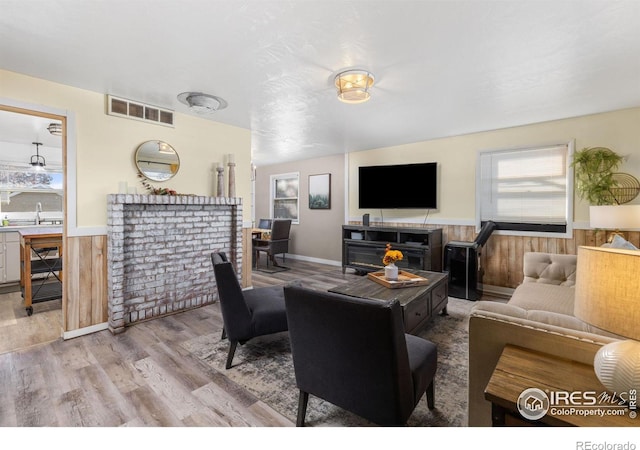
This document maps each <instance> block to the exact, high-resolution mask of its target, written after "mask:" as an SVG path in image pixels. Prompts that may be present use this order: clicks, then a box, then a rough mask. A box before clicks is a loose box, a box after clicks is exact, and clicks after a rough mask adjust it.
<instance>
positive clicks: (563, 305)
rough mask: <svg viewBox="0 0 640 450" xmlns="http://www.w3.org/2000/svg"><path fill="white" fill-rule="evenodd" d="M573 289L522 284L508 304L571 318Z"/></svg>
mask: <svg viewBox="0 0 640 450" xmlns="http://www.w3.org/2000/svg"><path fill="white" fill-rule="evenodd" d="M574 294H575V288H573V287H567V286H558V285H554V284H543V283H522V284H521V285H520V286H518V287H517V288H516V289H515V291H513V295H512V296H511V299H510V300H509V304H510V305H512V306H517V307H519V308H522V309H525V310H542V311H549V312H554V313H558V314H566V315H568V316H573V300H574Z"/></svg>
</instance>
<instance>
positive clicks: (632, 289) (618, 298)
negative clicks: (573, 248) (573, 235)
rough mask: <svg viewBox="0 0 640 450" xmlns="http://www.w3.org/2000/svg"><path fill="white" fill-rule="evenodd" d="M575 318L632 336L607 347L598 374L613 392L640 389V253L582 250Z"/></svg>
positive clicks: (597, 366)
mask: <svg viewBox="0 0 640 450" xmlns="http://www.w3.org/2000/svg"><path fill="white" fill-rule="evenodd" d="M575 289H576V292H575V305H574V314H575V316H576V317H577V318H579V319H581V320H583V321H585V322H587V323H589V324H591V325H593V326H595V327H598V328H600V329H603V330H605V331H609V332H611V333H614V334H617V335H620V336H624V337H626V338H631V339H632V340H620V341H616V342H612V343H610V344H607V345H604V346H603V347H602V348H601V349H600V350H598V352H597V353H596V356H595V358H594V364H593V365H594V371H595V373H596V376H597V377H598V379H599V380H600V382H601V383H602V384H603V385H604V386H605V387H606V388H607V389H609V390H610V391H612V392H615V393H618V394H620V393H621V392H629V390H631V389H640V342H638V341H639V340H640V326H639V325H640V251H638V250H623V249H614V248H603V247H579V248H578V266H577V271H576V287H575Z"/></svg>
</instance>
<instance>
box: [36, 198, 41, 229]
mask: <svg viewBox="0 0 640 450" xmlns="http://www.w3.org/2000/svg"><path fill="white" fill-rule="evenodd" d="M41 212H42V203H40V202H38V203H36V225H40V213H41Z"/></svg>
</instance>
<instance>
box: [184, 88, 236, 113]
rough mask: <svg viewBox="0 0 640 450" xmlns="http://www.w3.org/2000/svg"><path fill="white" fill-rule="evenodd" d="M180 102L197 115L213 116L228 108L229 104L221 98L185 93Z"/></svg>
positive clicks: (197, 93)
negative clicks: (212, 114)
mask: <svg viewBox="0 0 640 450" xmlns="http://www.w3.org/2000/svg"><path fill="white" fill-rule="evenodd" d="M178 100H179V101H180V103H183V104H185V105H187V106H188V107H189V109H190V110H191V111H193V112H195V113H196V114H211V113H214V112H216V111H219V110H221V109H224V108H226V107H227V102H226V101H224V100H223V99H221V98H220V97H216V96H215V95H209V94H203V93H201V92H183V93H182V94H179V95H178Z"/></svg>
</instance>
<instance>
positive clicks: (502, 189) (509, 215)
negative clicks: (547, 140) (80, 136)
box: [476, 143, 573, 236]
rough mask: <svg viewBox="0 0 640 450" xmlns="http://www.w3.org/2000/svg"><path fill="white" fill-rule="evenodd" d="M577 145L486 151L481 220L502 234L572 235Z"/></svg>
mask: <svg viewBox="0 0 640 450" xmlns="http://www.w3.org/2000/svg"><path fill="white" fill-rule="evenodd" d="M572 154H573V143H568V144H559V145H550V146H544V147H531V148H524V149H514V150H499V151H487V152H480V153H479V157H478V160H479V161H478V176H477V188H476V193H477V195H478V199H477V201H476V203H477V205H478V214H477V215H478V217H477V219H479V220H478V221H479V222H480V224H482V223H484V222H486V221H488V220H492V221H494V222H496V224H497V225H498V228H497V229H498V230H510V231H518V232H526V233H512V234H532V232H540V233H554V234H555V235H556V236H557V234H565V235H570V231H571V224H570V222H569V214H570V212H571V211H572V209H573V206H572V199H573V196H572V195H571V193H572V192H573V183H572V179H573V171H572V170H571V168H570V163H569V160H570V157H571V155H572Z"/></svg>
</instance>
